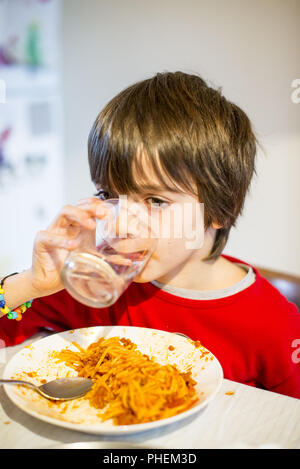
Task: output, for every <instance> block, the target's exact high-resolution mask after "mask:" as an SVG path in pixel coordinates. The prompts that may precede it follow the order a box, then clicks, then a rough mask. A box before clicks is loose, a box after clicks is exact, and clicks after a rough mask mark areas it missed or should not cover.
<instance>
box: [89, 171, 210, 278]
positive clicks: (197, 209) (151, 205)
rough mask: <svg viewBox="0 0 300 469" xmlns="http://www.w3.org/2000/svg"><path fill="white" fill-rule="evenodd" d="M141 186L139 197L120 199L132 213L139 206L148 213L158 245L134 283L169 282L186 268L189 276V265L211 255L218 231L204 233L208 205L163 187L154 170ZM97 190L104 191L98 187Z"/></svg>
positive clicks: (195, 198)
mask: <svg viewBox="0 0 300 469" xmlns="http://www.w3.org/2000/svg"><path fill="white" fill-rule="evenodd" d="M140 187H141V189H140V191H139V193H138V194H137V193H136V194H131V195H130V196H129V195H126V196H124V195H122V194H119V197H120V198H123V197H124V198H125V199H126V207H127V208H128V213H129V214H130V213H132V209H133V212H135V213H136V211H135V208H136V207H137V206H140V207H141V208H142V211H144V212H147V214H148V218H147V220H149V221H151V227H152V228H153V231H154V232H155V233H156V237H157V244H156V247H155V251H154V252H153V254H152V255H151V257H150V258H149V260H148V262H147V264H146V265H145V267H144V269H143V270H142V271H141V272H140V274H139V275H138V276H137V277H135V279H134V281H135V282H138V283H143V282H150V281H152V280H161V281H162V282H163V283H166V282H167V281H169V280H170V279H171V278H172V277H173V276H175V275H176V274H177V273H179V272H180V271H181V270H182V268H184V269H185V270H186V271H187V274H188V270H189V267H188V265H189V263H191V264H194V263H195V262H197V261H200V260H201V259H203V258H204V257H206V256H207V255H208V254H209V252H210V250H211V248H212V245H213V241H214V231H215V230H214V229H213V228H209V229H208V230H206V231H204V204H201V203H199V200H198V198H197V196H195V195H192V194H189V193H187V192H183V191H181V190H179V189H178V188H176V187H174V191H170V190H167V189H165V188H161V187H160V183H159V181H158V180H157V178H155V176H154V174H152V175H151V171H149V172H148V177H147V181H143V182H142V183H141V185H140ZM154 188H155V189H154ZM97 189H98V190H99V189H101V188H100V187H98V186H97ZM121 196H122V197H121ZM107 198H109V197H106V199H107ZM136 204H137V205H136ZM129 218H130V217H129ZM128 226H129V225H128ZM128 231H129V230H128Z"/></svg>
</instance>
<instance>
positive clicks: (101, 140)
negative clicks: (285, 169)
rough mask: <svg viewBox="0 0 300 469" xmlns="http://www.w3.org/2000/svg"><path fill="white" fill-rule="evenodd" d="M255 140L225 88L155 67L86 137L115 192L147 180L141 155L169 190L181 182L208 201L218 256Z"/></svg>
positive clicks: (101, 175) (240, 199)
mask: <svg viewBox="0 0 300 469" xmlns="http://www.w3.org/2000/svg"><path fill="white" fill-rule="evenodd" d="M257 143H258V142H257V139H256V136H255V135H254V133H253V130H252V127H251V123H250V120H249V118H248V117H247V115H246V114H245V113H244V112H243V111H242V110H241V109H240V108H239V107H238V106H237V105H235V104H233V103H231V102H230V101H228V100H227V99H226V98H225V97H224V96H222V93H221V89H220V88H219V89H217V90H216V89H213V88H211V87H209V86H208V85H207V84H206V83H205V81H204V80H203V79H202V78H200V77H199V76H197V75H190V74H186V73H183V72H180V71H178V72H174V73H171V72H166V73H157V74H156V75H155V76H154V77H153V78H150V79H147V80H143V81H140V82H138V83H135V84H133V85H131V86H129V87H128V88H126V89H125V90H123V91H122V92H120V93H119V94H118V95H117V96H115V97H114V98H113V99H112V100H111V101H110V102H109V103H108V104H107V105H106V106H105V107H104V109H103V110H102V111H101V112H100V114H99V115H98V117H97V119H96V121H95V123H94V125H93V127H92V129H91V132H90V135H89V140H88V157H89V165H90V173H91V178H92V180H93V181H94V182H95V183H98V184H100V185H101V188H103V189H104V190H107V191H109V192H110V193H111V194H112V193H114V194H116V195H115V196H118V195H117V194H129V193H134V192H136V193H138V192H139V191H140V189H141V181H142V180H143V178H144V179H145V177H146V178H147V175H146V174H145V171H144V168H145V165H144V164H143V161H141V160H140V158H139V157H140V156H141V155H142V157H143V158H147V160H148V161H150V163H151V165H152V168H153V169H154V171H155V174H156V175H157V177H158V179H159V181H160V182H161V184H162V185H163V187H165V188H166V190H167V189H169V190H170V189H172V188H173V190H174V187H177V188H178V187H179V188H180V189H181V190H183V191H186V192H188V193H192V194H195V195H197V196H198V198H199V201H200V202H203V203H204V215H205V227H206V228H207V227H209V226H210V225H211V224H212V222H217V223H219V224H220V225H221V226H222V228H220V229H218V230H217V233H216V238H215V241H214V245H213V248H212V251H211V253H210V255H209V257H207V259H215V258H217V257H218V256H219V255H220V254H221V252H222V250H223V249H224V246H225V244H226V241H227V239H228V236H229V232H230V229H231V227H232V226H234V225H235V221H236V219H237V217H238V215H239V214H240V213H241V212H242V209H243V206H244V200H245V196H246V193H247V190H248V187H249V184H250V181H251V178H252V176H253V173H254V172H255V154H256V145H257ZM133 169H134V171H133ZM133 172H134V174H135V176H138V178H136V179H138V180H139V182H137V180H135V179H134V175H133ZM193 187H195V191H194V190H193Z"/></svg>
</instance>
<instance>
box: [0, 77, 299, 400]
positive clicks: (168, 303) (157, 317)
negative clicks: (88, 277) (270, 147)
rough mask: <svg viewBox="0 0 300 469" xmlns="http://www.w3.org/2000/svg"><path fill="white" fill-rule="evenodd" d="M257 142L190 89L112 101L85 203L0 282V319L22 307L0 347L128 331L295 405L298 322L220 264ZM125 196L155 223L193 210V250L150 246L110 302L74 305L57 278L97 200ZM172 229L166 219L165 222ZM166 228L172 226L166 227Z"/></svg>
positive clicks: (203, 93)
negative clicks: (182, 339)
mask: <svg viewBox="0 0 300 469" xmlns="http://www.w3.org/2000/svg"><path fill="white" fill-rule="evenodd" d="M256 146H257V141H256V137H255V135H254V133H253V131H252V128H251V123H250V121H249V119H248V117H247V116H246V115H245V113H244V112H243V111H242V110H241V109H240V108H239V107H238V106H236V105H234V104H232V103H231V102H229V101H228V100H227V99H226V98H225V97H223V96H222V95H221V93H220V91H219V90H218V91H216V90H214V89H212V88H210V87H209V86H208V85H207V84H206V83H205V82H204V81H203V80H202V79H201V78H200V77H198V76H195V75H188V74H185V73H182V72H175V73H163V74H157V75H156V76H154V77H153V78H151V79H148V80H144V81H142V82H139V83H136V84H134V85H132V86H130V87H129V88H127V89H126V90H124V91H122V92H121V93H119V94H118V95H117V96H116V97H115V98H113V99H112V100H111V101H110V102H109V103H108V104H107V105H106V106H105V108H104V109H103V110H102V111H101V113H100V114H99V116H98V117H97V119H96V121H95V123H94V125H93V128H92V130H91V133H90V136H89V142H88V156H89V165H90V172H91V178H92V180H93V182H94V183H95V186H96V188H97V191H98V192H97V194H96V196H97V197H98V198H99V199H100V200H98V199H96V198H90V199H86V200H82V201H80V202H79V204H78V205H77V206H75V207H73V206H66V207H64V208H63V209H62V211H61V212H60V213H59V215H58V217H57V218H56V220H54V222H53V223H52V224H51V225H50V226H49V227H48V229H47V230H46V231H41V232H39V233H38V234H37V237H36V240H35V244H34V252H33V263H32V267H31V269H28V270H27V271H25V272H23V273H21V274H18V275H13V276H11V277H9V278H7V279H6V281H5V284H4V286H5V299H6V303H7V305H8V306H9V307H10V308H15V307H16V306H18V305H20V304H21V303H23V302H24V301H28V299H30V298H34V301H33V303H32V307H31V309H30V310H29V311H28V312H26V313H25V314H24V317H23V319H22V321H20V322H15V321H11V320H9V319H7V318H6V317H3V318H2V319H0V338H1V339H3V340H4V341H5V343H6V344H7V345H11V344H14V343H19V342H21V341H23V340H24V339H25V338H27V337H29V336H31V335H32V334H34V333H36V332H37V331H38V330H40V329H41V328H50V329H53V330H55V331H62V330H65V329H74V328H79V327H87V326H95V325H111V324H113V325H132V326H140V327H150V328H155V329H162V330H166V331H170V332H181V333H183V334H186V335H187V336H189V337H190V338H192V339H193V340H200V341H201V343H202V344H203V345H204V346H205V347H207V348H208V349H209V350H210V351H211V352H212V353H213V354H215V355H216V357H217V358H218V359H219V361H220V363H221V365H222V367H223V371H224V375H225V377H226V378H228V379H231V380H234V381H238V382H241V383H244V384H248V385H251V386H257V387H260V388H263V389H268V390H270V391H274V392H278V393H282V394H285V395H288V396H292V397H297V398H300V364H298V363H296V360H295V359H293V357H294V355H293V352H294V349H293V343H294V341H295V339H299V338H300V315H299V313H298V310H297V308H296V306H295V305H293V304H292V303H289V302H288V301H287V300H286V298H284V297H283V296H282V295H281V294H280V293H279V292H278V291H277V290H276V289H275V288H274V287H273V286H272V285H271V284H270V283H269V282H267V280H265V279H264V278H262V277H261V276H260V274H259V272H258V271H257V270H256V269H255V268H254V267H252V266H250V265H249V264H247V263H246V262H242V261H240V260H238V259H235V258H232V257H230V256H225V255H222V254H221V253H222V251H223V249H224V246H225V244H226V241H227V239H228V235H229V232H230V229H231V227H232V226H234V224H235V222H236V219H237V217H238V216H239V214H240V213H241V211H242V209H243V204H244V200H245V196H246V193H247V190H248V188H249V185H250V182H251V178H252V176H253V173H254V171H255V155H256ZM120 195H126V196H127V197H128V201H129V202H130V203H131V202H136V201H138V202H139V203H141V204H143V206H145V207H147V208H148V209H149V208H150V207H151V210H152V209H153V213H155V216H156V218H157V220H158V222H160V221H161V220H162V216H163V213H166V212H167V211H170V210H171V208H172V206H173V205H174V204H178V205H179V206H180V205H182V206H183V205H184V204H185V203H189V204H190V205H191V206H192V207H195V204H197V203H199V202H200V203H203V204H204V223H205V233H204V242H203V244H202V246H201V247H199V248H198V249H186V245H185V242H186V239H187V238H188V236H189V234H190V233H191V232H192V231H193V228H194V224H193V221H192V220H191V219H190V220H188V222H187V225H188V230H187V231H188V233H186V235H185V237H184V236H183V237H182V238H179V239H178V238H175V236H174V233H170V237H169V238H160V239H159V243H158V247H157V250H156V251H155V256H153V257H152V258H151V259H150V260H149V262H148V264H147V265H146V267H145V269H144V270H143V271H142V272H141V273H140V274H139V276H138V277H136V278H135V280H134V282H133V283H131V284H130V285H129V287H128V288H127V290H126V291H125V292H124V293H123V294H122V295H121V297H120V298H119V299H118V301H117V302H116V303H115V304H114V305H112V306H110V307H108V308H102V309H96V308H90V307H87V306H85V305H83V304H80V303H78V302H77V301H75V300H74V299H73V298H72V297H71V296H70V295H69V294H68V293H67V292H66V291H65V290H64V289H63V285H62V284H61V280H60V276H59V272H60V269H61V266H62V263H63V261H64V259H65V257H66V255H67V254H68V251H69V250H72V249H74V248H75V247H76V245H77V244H76V243H77V241H76V237H77V236H78V234H79V233H80V232H81V229H83V228H90V229H91V230H94V229H95V222H94V220H93V218H94V217H95V216H96V215H97V216H99V217H100V216H104V212H103V213H102V215H99V212H100V210H99V207H100V208H102V206H103V202H102V200H105V199H108V198H111V197H119V196H120ZM175 217H176V215H175ZM175 222H176V220H175Z"/></svg>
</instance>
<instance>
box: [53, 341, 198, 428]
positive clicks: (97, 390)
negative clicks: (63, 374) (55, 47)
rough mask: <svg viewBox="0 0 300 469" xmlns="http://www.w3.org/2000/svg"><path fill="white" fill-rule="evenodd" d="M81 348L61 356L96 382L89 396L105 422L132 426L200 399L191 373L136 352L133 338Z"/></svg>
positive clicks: (84, 375)
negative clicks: (131, 339)
mask: <svg viewBox="0 0 300 469" xmlns="http://www.w3.org/2000/svg"><path fill="white" fill-rule="evenodd" d="M74 345H75V346H76V347H77V348H78V350H79V351H78V352H74V351H71V350H67V349H65V350H62V351H60V352H57V353H56V358H57V359H58V360H59V361H63V362H65V364H66V365H67V366H69V367H71V368H72V369H74V370H76V371H77V373H78V376H82V377H85V378H91V379H93V380H94V384H93V387H92V389H91V390H90V391H89V392H88V393H87V394H86V396H85V398H87V399H88V400H89V403H90V405H91V406H92V407H95V408H97V409H102V410H103V411H102V412H101V413H99V417H100V418H101V419H102V421H105V420H108V419H113V422H114V424H115V425H131V424H136V423H145V422H151V421H154V420H160V419H164V418H168V417H172V416H174V415H177V414H179V413H181V412H184V411H186V410H187V409H189V408H190V407H192V406H193V405H194V404H195V403H196V402H197V401H198V397H197V394H196V390H195V384H196V381H195V380H193V378H192V376H191V372H190V371H188V372H186V373H182V372H180V371H179V370H178V369H177V368H176V366H174V365H160V364H159V363H156V362H155V361H154V360H153V358H149V356H148V355H145V354H142V353H141V352H140V351H139V350H137V345H136V344H134V343H133V342H131V341H130V340H129V339H125V338H121V339H120V338H119V337H111V338H109V339H104V338H103V337H102V338H100V339H99V340H98V341H97V342H94V343H92V344H90V345H89V346H88V347H87V349H86V350H85V349H83V348H82V347H81V346H80V345H78V344H75V343H74Z"/></svg>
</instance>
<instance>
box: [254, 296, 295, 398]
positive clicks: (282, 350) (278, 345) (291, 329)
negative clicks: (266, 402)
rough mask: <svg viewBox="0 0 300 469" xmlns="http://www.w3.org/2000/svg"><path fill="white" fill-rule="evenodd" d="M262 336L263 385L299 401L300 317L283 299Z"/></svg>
mask: <svg viewBox="0 0 300 469" xmlns="http://www.w3.org/2000/svg"><path fill="white" fill-rule="evenodd" d="M279 306H280V308H274V309H273V311H272V317H271V321H269V323H268V324H266V330H265V336H264V349H265V360H264V363H263V368H262V376H261V378H262V385H263V386H264V387H265V388H266V389H268V390H269V391H273V392H277V393H280V394H284V395H286V396H290V397H296V398H298V399H300V314H299V310H298V308H297V306H296V305H295V304H293V303H290V302H288V301H287V300H286V298H284V297H282V302H281V304H280V305H279Z"/></svg>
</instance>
